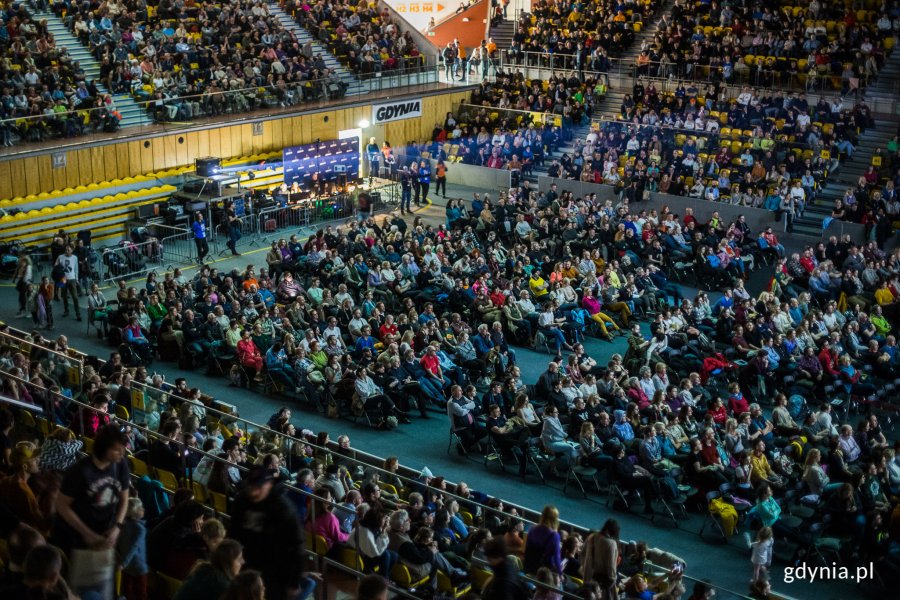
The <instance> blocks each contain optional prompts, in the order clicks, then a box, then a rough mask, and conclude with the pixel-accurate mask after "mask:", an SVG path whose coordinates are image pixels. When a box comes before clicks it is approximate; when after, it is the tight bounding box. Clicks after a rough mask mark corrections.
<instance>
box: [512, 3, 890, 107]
mask: <svg viewBox="0 0 900 600" xmlns="http://www.w3.org/2000/svg"><path fill="white" fill-rule="evenodd" d="M869 8H872V7H867V8H861V7H860V6H859V5H858V4H856V3H850V2H837V3H828V2H819V0H814V1H811V2H806V1H804V2H796V3H794V5H790V6H782V7H777V8H776V7H772V6H769V5H768V4H767V3H765V2H755V1H754V2H742V3H739V4H736V5H735V4H731V3H725V4H718V3H710V2H701V1H695V0H677V1H676V2H675V3H674V5H673V6H672V8H671V11H670V12H666V13H665V14H663V15H661V17H660V18H659V19H658V20H656V21H655V23H656V24H657V25H658V27H657V30H656V31H655V32H654V33H653V35H652V36H651V37H649V38H647V39H644V40H643V41H642V42H641V46H640V49H639V50H640V52H639V54H638V57H637V58H636V60H635V62H634V64H633V65H628V67H629V69H628V70H627V71H624V72H631V70H632V68H633V71H634V73H636V74H637V75H649V76H651V77H659V78H669V77H676V78H679V79H687V80H693V81H725V82H727V83H752V84H754V85H764V86H792V87H797V86H799V87H800V88H801V89H824V90H831V91H838V90H840V92H841V93H842V94H845V95H847V94H854V95H860V94H862V93H864V90H865V88H866V87H867V86H868V85H869V84H870V83H871V82H872V81H873V80H874V79H875V77H876V76H877V75H878V72H879V70H880V69H881V67H882V66H883V63H884V60H885V58H886V57H887V56H888V55H889V54H890V52H891V51H892V49H893V46H894V41H895V40H894V36H895V35H896V33H897V31H898V28H900V21H898V17H900V13H898V8H897V5H896V3H893V2H889V3H883V4H882V5H881V6H880V7H878V8H877V9H876V10H870V9H869ZM629 11H630V12H631V14H630V15H629V14H627V13H628V12H629ZM653 14H654V7H653V3H652V2H649V3H645V4H643V5H642V6H639V5H635V4H628V3H625V4H622V3H595V4H591V5H590V6H589V7H587V8H584V7H581V6H580V5H577V4H576V3H573V2H569V1H558V0H548V1H547V2H541V3H538V4H536V5H535V6H534V7H533V9H532V12H531V13H527V12H526V13H523V14H522V15H521V16H520V18H519V23H518V28H517V31H516V34H515V39H514V41H513V44H512V46H511V47H510V49H509V51H508V52H507V57H508V58H509V59H510V60H512V61H513V62H514V63H522V64H529V65H537V64H544V63H546V64H547V65H549V64H551V63H552V65H553V66H555V67H562V68H566V69H576V70H578V71H582V70H588V71H596V72H606V71H610V70H617V68H616V65H615V64H614V62H613V61H614V59H615V58H616V57H617V56H618V55H619V54H620V53H621V51H622V49H623V48H628V47H630V46H631V42H632V40H633V38H634V33H633V28H634V25H633V24H632V23H633V22H642V24H643V25H644V26H647V25H650V21H651V15H653Z"/></svg>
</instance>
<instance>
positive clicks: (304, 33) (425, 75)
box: [269, 0, 438, 96]
mask: <svg viewBox="0 0 900 600" xmlns="http://www.w3.org/2000/svg"><path fill="white" fill-rule="evenodd" d="M269 13H270V14H271V15H272V16H274V17H275V18H276V19H278V22H279V23H281V26H282V27H284V28H285V29H286V30H287V31H290V32H292V33H293V34H294V35H295V36H296V37H297V41H298V42H299V43H300V45H301V46H303V45H305V44H306V43H307V42H309V43H310V45H311V46H312V49H313V54H321V55H322V59H323V60H324V61H325V65H326V66H327V67H328V68H329V69H334V70H335V72H336V73H337V74H338V76H339V77H340V78H341V81H343V82H344V83H346V84H347V86H348V87H347V95H348V96H358V95H360V94H367V93H370V92H376V91H380V90H386V89H391V88H393V87H399V86H403V85H408V84H426V83H436V82H437V80H438V79H437V72H436V71H433V70H432V71H427V70H426V71H423V72H421V73H412V74H403V75H392V74H391V72H390V71H385V72H384V73H382V74H380V75H378V76H376V77H371V78H367V79H360V78H359V77H357V76H356V75H354V74H353V73H351V72H350V71H349V70H348V69H347V68H346V67H345V66H344V65H342V64H341V63H340V61H338V59H337V57H336V56H335V55H334V54H332V53H331V52H330V51H329V50H328V48H326V47H325V46H324V45H323V44H322V43H321V42H319V41H318V40H317V39H316V38H315V37H313V35H312V33H310V32H309V30H307V29H306V28H305V27H303V26H302V25H300V24H299V23H297V21H296V20H294V18H293V17H292V16H291V15H289V14H288V13H286V12H285V11H284V10H283V9H282V8H281V7H280V6H279V5H278V3H277V2H272V1H271V0H270V2H269Z"/></svg>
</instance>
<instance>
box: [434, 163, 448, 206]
mask: <svg viewBox="0 0 900 600" xmlns="http://www.w3.org/2000/svg"><path fill="white" fill-rule="evenodd" d="M434 176H435V180H434V181H435V183H434V191H435V193H438V194H440V195H441V196H443V197H444V198H446V197H447V165H445V164H444V161H442V160H439V161H437V166H435V168H434Z"/></svg>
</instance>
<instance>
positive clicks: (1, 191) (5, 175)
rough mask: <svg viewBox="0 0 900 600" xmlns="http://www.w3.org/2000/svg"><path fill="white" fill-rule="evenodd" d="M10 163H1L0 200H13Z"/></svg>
mask: <svg viewBox="0 0 900 600" xmlns="http://www.w3.org/2000/svg"><path fill="white" fill-rule="evenodd" d="M10 165H11V163H10V161H4V162H0V198H12V197H13V196H14V195H15V194H13V191H12V187H13V181H12V174H11V173H10Z"/></svg>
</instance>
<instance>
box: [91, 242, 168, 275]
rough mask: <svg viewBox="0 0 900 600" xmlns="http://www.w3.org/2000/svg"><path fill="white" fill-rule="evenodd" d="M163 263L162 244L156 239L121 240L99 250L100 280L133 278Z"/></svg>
mask: <svg viewBox="0 0 900 600" xmlns="http://www.w3.org/2000/svg"><path fill="white" fill-rule="evenodd" d="M162 263H163V246H162V242H160V241H159V240H158V239H151V240H148V241H146V242H141V243H139V244H135V243H133V242H128V241H126V242H121V243H120V244H119V245H118V246H115V247H108V248H103V250H102V251H101V252H100V265H99V273H100V282H101V283H111V282H113V281H116V280H118V279H134V278H135V277H138V276H142V275H146V274H147V273H149V272H150V271H154V270H156V269H157V268H159V267H160V265H162Z"/></svg>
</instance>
